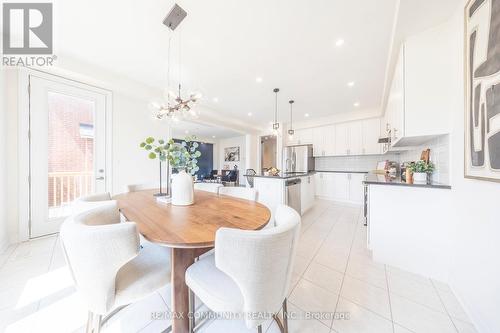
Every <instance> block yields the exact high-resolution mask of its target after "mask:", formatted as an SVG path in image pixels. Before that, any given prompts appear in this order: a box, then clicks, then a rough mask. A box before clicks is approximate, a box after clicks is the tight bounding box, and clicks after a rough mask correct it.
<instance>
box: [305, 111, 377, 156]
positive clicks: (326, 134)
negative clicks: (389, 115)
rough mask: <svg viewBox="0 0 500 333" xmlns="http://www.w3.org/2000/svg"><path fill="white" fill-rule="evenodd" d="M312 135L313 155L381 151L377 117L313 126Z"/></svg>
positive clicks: (364, 153) (358, 153) (346, 154)
mask: <svg viewBox="0 0 500 333" xmlns="http://www.w3.org/2000/svg"><path fill="white" fill-rule="evenodd" d="M312 136H313V148H314V156H315V157H321V156H349V155H370V154H371V155H373V154H381V153H382V145H381V144H379V143H378V139H379V137H380V119H379V118H372V119H365V120H356V121H350V122H345V123H339V124H336V125H328V126H321V127H315V128H314V129H313V131H312Z"/></svg>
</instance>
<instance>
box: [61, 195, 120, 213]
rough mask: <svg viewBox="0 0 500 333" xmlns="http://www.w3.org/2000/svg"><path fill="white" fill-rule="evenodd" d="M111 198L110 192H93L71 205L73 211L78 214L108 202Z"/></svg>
mask: <svg viewBox="0 0 500 333" xmlns="http://www.w3.org/2000/svg"><path fill="white" fill-rule="evenodd" d="M110 200H111V195H110V194H109V192H104V193H97V194H91V195H87V196H82V197H80V198H78V199H76V200H75V201H73V203H72V205H71V213H72V214H73V215H74V214H78V213H81V212H83V211H86V210H89V209H92V208H95V207H98V206H100V205H102V204H106V203H108V202H109V201H110Z"/></svg>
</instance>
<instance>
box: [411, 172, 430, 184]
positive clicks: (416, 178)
mask: <svg viewBox="0 0 500 333" xmlns="http://www.w3.org/2000/svg"><path fill="white" fill-rule="evenodd" d="M413 183H414V184H427V173H426V172H414V173H413Z"/></svg>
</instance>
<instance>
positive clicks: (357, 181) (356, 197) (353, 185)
mask: <svg viewBox="0 0 500 333" xmlns="http://www.w3.org/2000/svg"><path fill="white" fill-rule="evenodd" d="M364 180H365V174H363V173H350V174H349V201H350V202H352V203H356V204H360V205H361V204H363V201H364V187H363V181H364Z"/></svg>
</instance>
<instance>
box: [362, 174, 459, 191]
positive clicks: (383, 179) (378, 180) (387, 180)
mask: <svg viewBox="0 0 500 333" xmlns="http://www.w3.org/2000/svg"><path fill="white" fill-rule="evenodd" d="M363 183H364V184H367V185H393V186H408V187H426V188H440V189H448V190H449V189H451V186H450V185H446V184H441V183H436V182H430V183H428V184H408V183H406V182H404V181H402V180H401V177H396V178H391V177H389V176H387V175H383V174H374V173H368V174H367V175H366V179H365V181H363Z"/></svg>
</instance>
